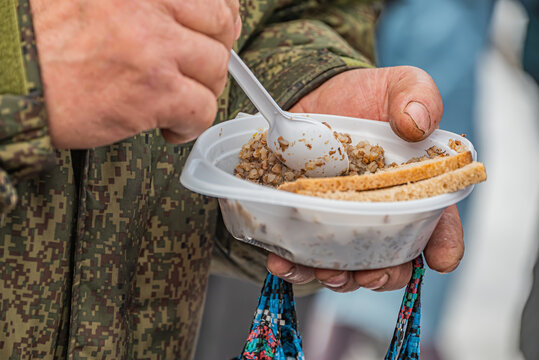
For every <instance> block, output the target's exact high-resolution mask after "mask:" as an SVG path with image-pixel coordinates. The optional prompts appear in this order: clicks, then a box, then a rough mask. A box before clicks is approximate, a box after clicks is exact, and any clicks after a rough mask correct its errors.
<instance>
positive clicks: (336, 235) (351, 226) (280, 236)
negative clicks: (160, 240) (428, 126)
mask: <svg viewBox="0 0 539 360" xmlns="http://www.w3.org/2000/svg"><path fill="white" fill-rule="evenodd" d="M305 115H307V114H305ZM308 116H310V117H312V118H313V119H315V120H319V121H326V122H327V123H329V124H330V125H331V127H332V128H333V129H334V130H336V131H339V132H345V133H348V134H350V136H351V137H352V143H353V144H356V143H357V142H359V141H361V140H367V141H369V142H370V143H371V144H373V145H374V144H378V145H380V146H382V147H383V148H384V150H385V158H386V162H387V163H391V162H393V161H395V162H397V163H401V162H403V161H406V160H408V159H410V158H412V157H416V156H423V155H425V150H426V149H428V148H429V147H431V146H433V145H436V146H437V147H439V148H441V149H443V150H445V151H446V152H447V153H449V154H454V153H455V152H454V151H453V150H452V149H451V148H450V147H449V145H448V143H449V139H455V140H457V139H458V140H460V141H461V142H463V143H464V145H466V146H467V147H468V149H469V150H470V151H471V152H472V156H473V158H474V160H475V159H476V157H477V155H476V152H475V150H474V148H473V145H472V144H471V143H470V142H469V141H468V140H467V139H465V138H463V137H461V136H459V135H457V134H454V133H451V132H447V131H443V130H436V131H435V132H434V133H433V134H432V135H431V136H430V137H429V138H428V139H426V140H423V141H421V142H417V143H409V142H406V141H404V140H402V139H400V138H399V137H398V136H396V135H395V134H394V133H393V131H392V130H391V128H390V126H389V124H388V123H384V122H380V121H373V120H364V119H356V118H347V117H338V116H331V115H318V114H309V115H308ZM266 128H267V123H266V121H265V120H264V119H263V118H262V117H261V116H260V115H248V116H244V117H240V118H237V119H235V120H230V121H226V122H224V123H221V124H218V125H215V126H213V127H211V128H210V129H208V130H206V131H205V132H204V133H203V134H202V135H201V136H200V137H199V138H198V140H197V141H196V143H195V145H194V147H193V150H192V152H191V154H190V155H189V158H188V160H187V163H186V166H185V168H184V170H183V172H182V175H181V178H180V180H181V183H182V184H183V185H184V186H185V187H186V188H188V189H190V190H192V191H195V192H198V193H201V194H204V195H209V196H213V197H217V198H219V204H220V206H221V210H222V213H223V218H224V221H225V225H226V227H227V229H228V230H229V231H230V233H231V234H232V235H233V236H234V237H235V238H236V239H238V240H242V241H245V242H247V243H250V244H254V245H257V246H260V247H262V248H265V249H267V250H269V251H271V252H274V253H276V254H278V255H281V256H283V257H284V258H286V259H288V260H290V261H293V262H296V263H300V264H303V265H307V266H314V267H321V268H332V269H346V270H364V269H376V268H382V267H387V266H393V265H397V264H402V263H405V262H407V261H409V260H411V259H413V258H415V257H416V256H418V255H419V254H420V253H421V252H422V251H423V249H424V248H425V245H426V244H427V241H428V239H429V237H430V235H431V234H432V231H433V230H434V228H435V226H436V224H437V223H438V220H439V219H440V215H441V214H442V211H443V210H444V209H445V208H446V207H447V206H449V205H452V204H455V203H457V202H458V201H460V200H462V199H464V198H465V197H466V196H468V195H469V194H470V193H471V191H472V189H473V186H470V187H468V188H466V189H463V190H460V191H457V192H454V193H450V194H444V195H440V196H436V197H431V198H427V199H420V200H411V201H401V202H383V203H382V202H378V203H371V202H352V201H340V200H330V199H320V198H316V197H310V196H304V195H298V194H293V193H288V192H285V191H281V190H276V189H273V188H269V187H266V186H262V185H257V184H254V183H251V182H249V181H246V180H242V179H239V178H237V177H235V176H234V175H233V173H234V167H235V166H236V164H237V163H238V162H239V159H238V154H239V152H240V149H241V146H242V145H243V144H245V143H247V142H248V141H249V139H250V137H251V136H252V135H253V134H254V133H255V132H257V131H264V130H265V129H266Z"/></svg>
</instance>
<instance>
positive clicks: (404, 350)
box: [235, 255, 425, 360]
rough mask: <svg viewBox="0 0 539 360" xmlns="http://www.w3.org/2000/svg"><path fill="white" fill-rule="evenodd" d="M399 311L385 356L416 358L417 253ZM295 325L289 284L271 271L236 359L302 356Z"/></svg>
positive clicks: (403, 359) (297, 359)
mask: <svg viewBox="0 0 539 360" xmlns="http://www.w3.org/2000/svg"><path fill="white" fill-rule="evenodd" d="M413 266H414V268H413V274H412V278H411V279H410V282H409V283H408V286H407V287H406V291H405V293H404V298H403V301H402V305H401V308H400V311H399V316H398V319H397V325H396V326H395V332H394V334H393V338H392V340H391V344H390V345H389V349H388V351H387V354H386V357H385V360H408V359H419V323H420V318H421V306H420V292H421V282H422V280H423V274H424V273H425V269H424V267H423V258H422V256H421V255H420V256H419V257H417V258H416V259H414V261H413ZM304 359H305V356H304V355H303V350H302V347H301V337H300V335H299V332H298V329H297V320H296V305H295V302H294V294H293V291H292V285H291V284H290V283H288V282H286V281H284V280H282V279H280V278H278V277H276V276H274V275H272V274H270V273H268V275H267V277H266V281H265V282H264V286H263V287H262V293H261V294H260V299H259V301H258V308H257V310H256V313H255V317H254V319H253V323H252V325H251V332H250V334H249V337H248V338H247V342H246V343H245V347H244V348H243V353H242V354H241V355H240V356H238V357H237V358H235V360H304Z"/></svg>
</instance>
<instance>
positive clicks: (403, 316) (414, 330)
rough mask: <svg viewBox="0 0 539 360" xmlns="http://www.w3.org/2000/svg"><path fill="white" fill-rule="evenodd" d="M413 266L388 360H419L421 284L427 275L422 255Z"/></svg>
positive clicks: (387, 356) (388, 352)
mask: <svg viewBox="0 0 539 360" xmlns="http://www.w3.org/2000/svg"><path fill="white" fill-rule="evenodd" d="M413 266H414V268H413V273H412V278H411V279H410V282H409V283H408V286H406V291H405V293H404V298H403V299H402V305H401V308H400V311H399V317H398V319H397V325H396V327H395V332H394V333H393V338H392V340H391V344H390V345H389V349H388V351H387V354H386V357H385V359H386V360H408V359H410V360H411V359H419V323H420V320H421V300H420V294H421V282H422V281H423V275H424V274H425V268H424V267H423V257H422V255H419V256H418V257H417V258H416V259H414V261H413Z"/></svg>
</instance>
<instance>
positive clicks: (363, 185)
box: [279, 151, 473, 195]
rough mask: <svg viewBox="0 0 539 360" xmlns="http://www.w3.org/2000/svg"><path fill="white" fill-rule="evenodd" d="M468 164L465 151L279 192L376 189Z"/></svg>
mask: <svg viewBox="0 0 539 360" xmlns="http://www.w3.org/2000/svg"><path fill="white" fill-rule="evenodd" d="M472 160H473V159H472V154H471V153H470V152H469V151H466V152H462V153H459V154H456V155H452V156H443V157H437V158H434V159H429V160H424V161H420V162H416V163H411V164H406V165H401V166H397V167H393V168H388V169H386V170H383V171H380V172H377V173H374V174H368V175H353V176H338V177H331V178H303V179H298V180H296V181H294V182H286V183H283V184H281V185H280V186H279V190H285V191H289V192H294V193H297V194H304V195H312V194H316V193H327V192H346V191H352V192H355V191H363V190H371V189H380V188H385V187H390V186H395V185H401V184H406V183H410V182H415V181H420V180H424V179H428V178H431V177H434V176H438V175H440V174H443V173H446V172H449V171H452V170H455V169H458V168H461V167H463V166H465V165H467V164H470V163H471V162H472Z"/></svg>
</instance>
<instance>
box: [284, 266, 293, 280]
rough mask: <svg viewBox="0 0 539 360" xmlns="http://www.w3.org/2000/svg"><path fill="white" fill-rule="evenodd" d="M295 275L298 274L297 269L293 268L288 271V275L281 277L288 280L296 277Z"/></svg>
mask: <svg viewBox="0 0 539 360" xmlns="http://www.w3.org/2000/svg"><path fill="white" fill-rule="evenodd" d="M295 274H296V267H295V266H292V267H291V268H290V270H288V272H287V273H286V274H284V275H281V277H283V278H287V279H288V278H291V277H294V275H295Z"/></svg>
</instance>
